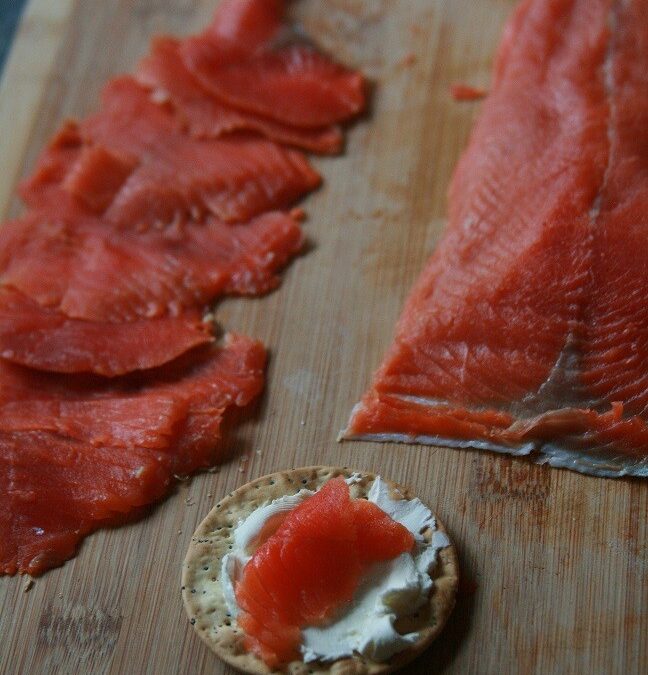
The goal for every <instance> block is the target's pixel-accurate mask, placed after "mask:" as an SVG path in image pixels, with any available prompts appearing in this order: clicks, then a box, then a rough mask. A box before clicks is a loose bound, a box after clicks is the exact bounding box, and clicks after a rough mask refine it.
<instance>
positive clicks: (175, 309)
mask: <svg viewBox="0 0 648 675" xmlns="http://www.w3.org/2000/svg"><path fill="white" fill-rule="evenodd" d="M302 244H303V235H302V231H301V228H300V227H299V225H298V224H297V222H296V221H295V220H293V219H292V218H291V217H290V216H288V215H286V214H283V213H267V214H264V215H262V216H259V217H258V218H256V219H254V220H253V221H251V222H250V223H247V224H241V225H228V224H226V223H222V222H219V221H216V220H214V219H211V218H210V219H208V220H207V221H206V222H204V223H186V224H185V225H183V226H181V227H173V228H166V229H163V230H157V229H152V230H147V231H145V232H141V233H139V232H133V231H127V232H126V231H122V232H119V231H115V230H114V229H113V228H111V227H109V226H107V225H106V224H105V223H103V222H102V221H100V220H97V219H95V218H88V217H85V216H82V215H79V213H78V212H76V211H75V210H72V211H69V212H68V213H66V214H62V215H60V216H58V218H51V219H48V217H47V215H46V214H44V213H42V212H32V213H30V214H28V215H27V216H25V217H23V218H21V219H18V220H15V221H12V222H10V223H7V224H5V226H4V227H3V228H2V229H1V230H0V283H3V284H4V285H7V286H10V287H12V288H14V289H16V290H18V291H20V292H22V293H23V294H25V295H27V296H28V297H30V298H32V299H33V300H35V301H36V302H38V303H39V304H41V305H43V306H45V307H52V308H56V309H58V310H60V311H62V312H63V313H64V314H65V315H67V316H68V317H71V318H77V319H85V320H88V321H107V322H113V323H117V322H123V321H137V320H138V319H142V318H153V317H160V316H164V315H165V314H171V315H177V314H179V313H180V312H181V310H182V308H195V307H199V308H202V307H203V306H204V305H205V304H206V303H208V302H210V301H212V300H215V299H216V298H218V297H219V296H222V295H225V294H237V295H252V294H254V295H257V294H261V293H265V292H267V291H269V290H271V289H273V288H275V287H276V286H277V285H278V283H279V277H278V276H277V272H278V271H279V270H280V269H282V268H283V266H284V265H285V264H286V263H287V262H288V260H290V259H291V258H292V257H293V256H294V255H295V254H296V253H298V252H299V250H300V249H301V247H302Z"/></svg>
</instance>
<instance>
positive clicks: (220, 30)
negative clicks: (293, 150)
mask: <svg viewBox="0 0 648 675" xmlns="http://www.w3.org/2000/svg"><path fill="white" fill-rule="evenodd" d="M285 5H286V3H285V0H272V1H271V2H267V1H266V0H243V1H241V0H226V1H225V2H221V3H220V5H219V6H218V9H217V10H216V14H215V15H214V19H213V21H212V24H211V25H210V26H209V27H208V28H207V30H206V31H205V32H204V33H202V34H201V35H198V36H195V37H190V38H186V39H185V40H183V41H182V44H181V47H180V51H181V54H182V58H183V61H184V63H185V65H186V66H187V68H188V69H189V70H190V71H191V72H192V73H193V74H194V75H195V76H196V78H197V79H198V80H199V81H200V82H201V84H202V85H203V87H204V88H205V89H207V90H208V91H210V92H211V93H212V94H213V95H214V96H216V97H217V98H219V99H220V100H222V101H223V102H225V103H228V104H229V105H231V106H234V107H236V108H239V109H241V110H246V111H249V112H253V113H256V114H258V115H262V116H265V117H268V118H270V119H273V120H276V121H278V122H282V123H283V124H288V125H292V126H295V127H301V128H318V127H324V126H328V125H331V124H337V123H340V122H343V121H345V120H348V119H350V118H351V117H354V116H356V115H358V114H359V113H361V112H362V111H363V110H364V107H365V104H366V83H365V81H364V78H363V77H362V75H361V74H360V73H358V72H356V71H353V70H349V69H347V68H345V67H343V66H341V65H339V64H337V63H335V62H334V61H332V60H331V59H329V58H328V57H326V56H324V55H323V54H321V53H320V52H319V51H317V49H316V48H315V47H313V46H312V45H311V44H310V43H308V42H306V41H305V40H304V38H303V37H302V36H297V35H295V34H294V33H292V32H291V31H290V29H289V27H288V25H287V24H286V23H285V22H284V13H285Z"/></svg>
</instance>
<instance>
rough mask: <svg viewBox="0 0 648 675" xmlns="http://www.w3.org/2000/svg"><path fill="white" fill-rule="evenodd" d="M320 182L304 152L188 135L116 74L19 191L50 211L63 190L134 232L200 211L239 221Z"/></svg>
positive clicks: (249, 137) (246, 136)
mask: <svg viewBox="0 0 648 675" xmlns="http://www.w3.org/2000/svg"><path fill="white" fill-rule="evenodd" d="M75 149H76V152H75ZM319 183H320V177H319V175H318V174H317V172H316V171H315V170H314V169H313V168H312V167H311V166H310V164H309V163H308V161H307V159H306V158H305V157H304V155H303V154H301V153H300V152H298V151H297V150H290V149H286V148H283V147H282V146H280V145H277V144H276V143H273V142H271V141H268V140H265V139H263V138H260V137H259V136H258V135H257V134H254V133H245V132H240V133H237V134H230V135H228V136H226V137H221V138H205V139H197V138H193V137H190V136H188V135H187V134H185V133H184V132H183V131H182V128H181V124H180V122H179V121H178V119H177V117H176V116H175V115H174V114H173V109H172V108H171V107H170V106H163V105H159V104H156V103H155V102H154V101H153V100H152V99H151V97H150V95H149V92H148V90H147V89H145V88H144V87H142V86H141V85H140V84H138V83H137V82H136V81H135V80H134V79H133V78H131V77H128V76H124V77H121V78H117V79H115V80H112V81H111V82H110V83H109V84H108V85H107V86H106V88H105V90H104V92H103V96H102V105H101V109H100V111H99V112H98V113H96V114H94V115H92V116H91V117H88V118H87V119H85V120H83V121H81V122H80V123H79V125H78V126H75V125H74V124H73V123H67V124H66V126H65V127H64V129H63V131H62V132H60V133H59V134H58V135H57V137H56V138H55V139H54V142H53V143H52V144H51V145H50V146H49V147H48V148H47V149H46V150H45V153H44V156H43V157H41V158H40V159H39V161H38V164H37V170H36V173H35V174H34V175H33V176H31V177H30V178H29V179H27V180H26V181H24V182H23V184H22V186H21V196H22V197H23V199H24V200H25V202H26V203H27V205H28V206H30V207H33V208H44V207H47V206H48V205H49V204H51V203H52V202H54V203H53V204H52V208H53V209H55V208H56V207H57V206H58V203H59V202H60V200H61V197H60V193H61V190H63V192H64V193H67V194H69V195H72V196H73V197H76V198H77V199H78V200H79V201H80V202H81V204H82V205H84V206H86V207H89V208H93V209H94V212H95V213H97V214H103V216H104V218H105V219H106V220H107V221H108V222H109V223H112V224H115V225H118V226H120V227H123V228H128V229H143V228H146V227H151V226H159V225H160V224H169V223H174V222H177V221H178V220H182V219H187V218H194V219H195V218H196V217H197V216H201V215H205V214H213V215H215V216H217V217H218V218H220V219H222V220H226V221H246V220H249V219H250V218H252V217H253V216H255V215H258V214H260V213H263V212H264V211H269V210H273V209H279V208H283V207H288V206H290V205H291V204H293V203H294V202H295V201H296V200H297V199H299V198H300V197H303V196H304V195H305V194H307V193H308V192H310V191H311V190H313V189H314V188H316V187H317V186H318V185H319Z"/></svg>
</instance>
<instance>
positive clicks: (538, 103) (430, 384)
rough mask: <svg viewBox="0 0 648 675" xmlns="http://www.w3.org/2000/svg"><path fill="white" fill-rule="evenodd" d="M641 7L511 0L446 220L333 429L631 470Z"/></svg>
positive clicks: (638, 296)
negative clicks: (376, 361) (514, 3)
mask: <svg viewBox="0 0 648 675" xmlns="http://www.w3.org/2000/svg"><path fill="white" fill-rule="evenodd" d="M645 10H646V7H645V3H644V2H642V1H641V0H629V1H628V2H617V1H615V0H526V1H525V2H523V3H522V4H521V5H520V6H519V7H518V9H517V11H516V12H515V14H514V15H513V17H512V18H511V20H510V21H509V23H508V25H507V28H506V29H505V32H504V37H503V39H502V43H501V45H500V48H499V52H498V55H497V59H496V63H495V69H494V78H493V86H492V90H491V93H490V94H489V97H488V99H487V101H486V102H485V104H484V107H483V110H482V113H481V116H480V118H479V121H478V122H477V125H476V127H475V129H474V131H473V133H472V137H471V141H470V144H469V147H468V149H467V150H466V152H465V153H464V155H463V157H462V158H461V160H460V162H459V165H458V167H457V170H456V172H455V175H454V178H453V180H452V184H451V187H450V195H449V224H448V228H447V230H446V232H445V235H444V237H443V240H442V241H441V243H440V244H439V245H438V247H437V250H436V251H435V252H434V253H433V255H432V256H431V258H430V259H429V261H428V263H427V265H426V267H425V269H424V271H423V273H422V275H421V277H420V279H419V280H418V282H417V283H416V285H415V287H414V289H413V290H412V292H411V294H410V296H409V299H408V300H407V303H406V306H405V309H404V311H403V314H402V316H401V318H400V320H399V322H398V326H397V330H396V337H395V341H394V343H393V345H392V346H391V348H390V350H389V352H388V354H387V356H386V358H385V360H384V362H383V364H382V366H381V367H380V369H379V370H378V372H377V373H376V375H375V376H374V379H373V383H372V385H371V388H370V390H369V391H368V392H367V393H366V394H365V396H364V397H363V399H362V401H361V402H360V403H359V404H358V405H357V406H356V408H355V409H354V411H353V413H352V416H351V420H350V422H349V425H348V428H347V430H346V431H345V432H344V437H345V438H355V439H372V440H396V441H403V442H410V443H412V442H422V443H431V444H445V445H450V446H459V447H477V448H484V449H491V450H497V451H501V452H510V453H513V454H530V455H531V456H532V457H533V458H534V459H535V460H536V461H538V462H546V463H549V464H551V465H553V466H561V467H567V468H571V469H575V470H577V471H582V472H586V473H593V474H597V475H601V476H621V475H625V474H628V475H635V476H647V475H648V428H647V426H646V420H647V417H646V414H647V413H648V368H647V364H648V312H647V310H646V304H645V301H644V300H645V298H646V297H648V228H647V227H646V222H647V218H648V216H647V215H646V214H647V213H648V106H647V105H646V103H647V100H648V76H647V75H646V70H645V64H646V63H647V62H648V14H646V11H645ZM642 64H643V65H642Z"/></svg>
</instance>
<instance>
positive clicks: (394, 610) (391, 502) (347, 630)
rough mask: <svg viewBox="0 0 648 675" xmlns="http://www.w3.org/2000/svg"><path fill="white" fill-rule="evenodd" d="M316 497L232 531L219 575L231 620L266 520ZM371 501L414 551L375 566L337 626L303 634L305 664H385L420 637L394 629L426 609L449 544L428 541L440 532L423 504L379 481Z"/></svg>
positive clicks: (264, 510) (297, 498)
mask: <svg viewBox="0 0 648 675" xmlns="http://www.w3.org/2000/svg"><path fill="white" fill-rule="evenodd" d="M347 482H348V483H349V484H352V483H353V482H357V477H356V476H355V475H354V476H352V477H351V478H350V479H348V480H347ZM312 494H313V493H312V492H311V491H310V490H300V491H299V492H298V493H297V494H295V495H289V496H286V497H281V498H279V499H275V500H274V501H272V502H271V503H269V504H267V505H265V506H262V507H260V508H258V509H257V510H256V511H254V512H253V513H252V514H251V515H250V516H249V517H248V518H246V519H245V520H244V521H242V522H241V523H239V525H238V526H237V528H236V529H235V530H234V542H233V549H232V551H231V553H228V554H227V555H226V556H225V557H224V558H223V562H222V566H221V575H220V583H221V586H222V588H223V592H224V595H225V600H226V602H227V606H228V609H229V612H230V614H231V615H232V616H233V617H236V615H237V614H238V611H239V609H238V605H237V604H236V597H235V595H234V583H235V581H236V579H238V578H239V575H240V574H241V571H242V570H243V568H244V567H245V565H246V564H247V562H248V561H249V560H250V558H251V551H250V544H252V543H253V542H254V540H255V539H256V538H257V537H258V535H259V533H260V532H261V530H262V528H263V525H264V523H265V522H266V521H267V520H268V518H270V517H271V516H274V515H276V514H278V513H283V512H286V511H289V510H291V509H292V508H294V507H295V506H297V505H298V504H300V503H301V502H302V501H304V499H306V498H308V497H309V496H311V495H312ZM367 497H368V499H369V501H372V502H373V503H374V504H376V505H377V506H378V507H379V508H381V509H382V510H383V511H384V512H385V513H387V514H388V515H389V516H391V518H393V519H394V520H396V521H397V522H399V523H401V524H402V525H403V526H404V527H406V528H407V529H408V530H409V531H410V532H411V533H412V535H414V538H415V542H416V543H415V546H414V549H413V550H412V552H411V553H403V554H402V555H400V556H398V557H397V558H394V559H393V560H389V561H387V562H382V563H376V564H374V565H373V566H372V567H371V569H370V570H369V572H368V573H367V574H366V575H365V577H364V578H363V580H362V582H361V584H360V586H359V588H358V589H357V591H356V593H355V596H354V598H353V600H352V601H351V603H349V605H348V606H347V607H345V608H344V610H343V611H342V612H341V613H340V614H339V615H338V616H337V617H336V618H335V620H334V621H332V622H331V623H329V624H328V625H326V626H319V627H307V628H305V629H304V630H303V631H302V638H303V639H302V646H301V651H302V654H303V658H304V661H306V662H309V661H315V660H321V661H333V660H336V659H339V658H343V657H345V656H351V655H352V654H353V653H354V652H358V653H360V654H363V655H364V656H366V657H368V658H371V659H373V660H375V661H384V660H386V659H388V658H389V657H390V656H392V655H393V654H396V653H398V652H399V651H402V650H403V649H405V648H407V647H408V646H409V645H411V644H412V643H414V642H416V641H417V639H418V637H419V635H418V633H408V634H406V635H401V634H400V633H398V632H397V631H396V629H395V628H394V623H395V621H396V620H397V619H398V618H399V617H401V616H406V615H410V614H413V613H414V612H416V610H417V609H418V608H420V607H421V606H422V605H424V604H425V603H426V601H427V598H428V596H429V593H430V590H431V588H432V579H431V577H430V575H429V571H430V569H431V568H432V566H433V565H434V563H435V562H436V556H437V553H438V551H439V550H440V549H442V548H445V547H446V546H449V545H450V541H449V539H448V538H447V537H446V535H445V534H443V533H442V532H434V533H433V536H432V538H431V541H429V542H428V541H426V540H425V539H424V537H423V535H422V533H423V532H424V531H425V530H426V529H427V528H431V529H432V530H434V528H435V526H436V524H435V521H434V517H433V515H432V513H431V511H430V510H429V509H428V508H427V507H426V506H425V505H424V504H423V503H422V502H421V501H420V500H419V499H411V500H406V499H392V498H391V496H390V494H389V488H388V486H387V485H386V484H385V482H384V481H383V480H382V479H381V478H380V477H377V478H376V480H375V481H374V483H373V485H372V486H371V489H370V490H369V494H368V495H367Z"/></svg>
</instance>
